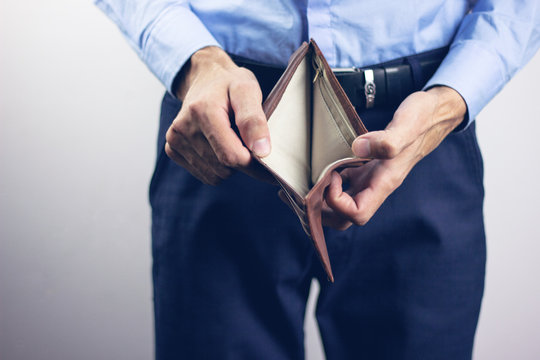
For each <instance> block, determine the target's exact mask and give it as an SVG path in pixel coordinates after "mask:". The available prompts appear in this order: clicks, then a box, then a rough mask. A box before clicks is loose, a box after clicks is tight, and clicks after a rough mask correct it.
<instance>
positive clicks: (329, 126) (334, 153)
mask: <svg viewBox="0 0 540 360" xmlns="http://www.w3.org/2000/svg"><path fill="white" fill-rule="evenodd" d="M312 104H313V128H312V133H313V136H312V146H311V182H312V183H313V184H315V183H317V181H318V179H319V178H320V176H321V174H323V173H324V171H325V169H327V168H328V165H329V164H332V163H334V162H336V161H338V160H341V159H344V158H350V157H354V154H353V152H352V149H351V145H350V143H349V141H347V139H346V138H345V136H344V134H343V131H342V129H340V127H339V125H338V123H337V122H336V121H335V120H334V118H335V116H336V113H335V112H332V109H331V108H330V107H329V104H328V103H327V101H326V100H325V98H324V92H323V91H322V88H321V83H320V80H319V81H317V82H316V83H315V84H314V85H313V99H312ZM337 116H339V114H338V115H337ZM353 140H354V139H353Z"/></svg>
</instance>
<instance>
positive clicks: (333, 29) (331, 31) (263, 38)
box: [95, 0, 540, 125]
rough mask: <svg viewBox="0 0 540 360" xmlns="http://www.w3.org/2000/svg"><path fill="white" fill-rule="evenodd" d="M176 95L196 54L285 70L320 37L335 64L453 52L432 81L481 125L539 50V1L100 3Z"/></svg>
mask: <svg viewBox="0 0 540 360" xmlns="http://www.w3.org/2000/svg"><path fill="white" fill-rule="evenodd" d="M95 3H96V5H97V6H98V7H100V8H101V9H102V10H103V11H104V12H105V13H106V14H107V15H108V16H109V17H110V18H111V19H112V20H113V21H114V22H115V23H116V24H117V25H118V27H119V28H120V30H121V31H122V32H123V34H124V35H125V37H126V38H127V40H128V41H129V43H130V44H131V46H132V47H133V48H134V49H135V51H136V52H137V53H138V55H139V56H140V57H141V58H142V60H143V61H144V62H145V63H146V64H147V66H148V67H149V68H150V70H151V71H152V72H153V73H154V74H155V75H156V76H157V77H158V78H159V79H160V80H161V82H162V83H163V84H164V85H165V86H166V87H167V88H168V90H169V91H171V86H172V82H173V80H174V78H175V76H176V74H177V73H178V71H179V70H180V69H181V67H182V66H183V64H184V63H185V62H186V61H187V60H188V59H189V58H190V56H191V55H192V54H193V53H194V52H195V51H197V50H199V49H201V48H203V47H206V46H219V47H221V48H223V49H224V50H225V51H227V52H229V53H231V54H235V55H240V56H243V57H246V58H249V59H252V60H255V61H260V62H264V63H269V64H274V65H283V66H285V65H286V64H287V60H288V58H289V56H290V55H291V54H292V52H293V51H294V50H295V49H296V48H297V47H298V46H299V45H300V44H301V43H302V42H303V41H308V40H309V39H310V38H313V39H314V40H315V41H316V42H317V44H318V45H319V47H320V48H321V50H322V52H323V54H324V55H325V57H326V58H327V60H328V62H329V64H330V66H333V67H351V66H356V67H364V66H368V65H371V64H376V63H380V62H384V61H388V60H392V59H395V58H399V57H403V56H407V55H412V54H416V53H420V52H424V51H427V50H431V49H435V48H439V47H443V46H446V45H450V51H449V53H448V55H447V56H446V58H445V59H444V60H443V62H442V64H441V66H440V67H439V69H438V70H437V72H436V73H435V74H434V76H433V77H432V78H431V79H430V80H429V82H428V83H427V85H426V88H427V87H430V86H433V85H446V86H449V87H451V88H453V89H455V90H456V91H458V92H459V94H460V95H461V96H462V97H463V99H464V100H465V102H466V104H467V109H468V115H469V116H468V119H467V120H465V125H468V123H470V122H471V119H474V118H475V117H476V115H477V114H478V113H479V112H480V110H481V109H482V108H483V107H484V106H485V105H486V104H487V103H488V102H489V101H490V100H491V99H492V98H493V97H494V96H495V94H496V93H497V92H498V91H499V90H500V89H501V88H502V87H503V86H504V84H505V83H506V82H508V80H509V79H510V78H511V77H512V76H513V75H514V74H515V72H516V71H517V70H519V69H520V68H521V67H522V66H523V65H524V64H525V63H526V62H527V61H528V60H529V59H530V58H531V57H532V56H533V55H534V53H535V52H536V50H537V49H538V47H539V46H540V15H539V13H540V1H539V0H476V1H475V0H451V1H449V0H429V1H413V0H386V1H385V0H296V1H294V0H273V1H269V0H227V1H223V0H176V1H174V0H96V1H95Z"/></svg>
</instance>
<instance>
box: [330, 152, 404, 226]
mask: <svg viewBox="0 0 540 360" xmlns="http://www.w3.org/2000/svg"><path fill="white" fill-rule="evenodd" d="M402 170H403V169H401V168H399V169H398V168H395V166H394V167H392V166H391V165H389V162H388V161H385V162H384V163H378V164H377V166H374V167H373V168H372V169H371V171H370V175H369V184H365V185H366V186H365V187H364V188H359V187H358V186H356V185H355V189H354V191H352V192H351V193H352V194H354V195H351V194H349V193H347V192H344V191H343V189H342V187H341V177H340V176H339V175H338V174H337V173H336V175H333V176H332V181H331V183H330V186H329V188H328V192H327V196H326V198H325V200H326V202H327V203H328V206H330V207H331V208H332V209H333V210H334V211H335V212H336V213H338V214H339V215H341V216H343V217H345V218H347V219H349V220H350V221H351V222H353V223H354V224H356V225H365V224H366V223H367V222H368V221H369V220H370V219H371V217H372V216H373V214H375V212H376V211H377V209H379V207H380V206H381V205H382V203H383V202H384V200H385V199H386V198H387V197H388V196H389V195H390V194H391V193H392V192H393V191H394V190H395V189H396V188H397V187H398V186H400V185H401V183H402V182H403V179H404V174H406V173H407V169H405V171H402ZM360 181H363V180H360ZM353 182H354V181H353Z"/></svg>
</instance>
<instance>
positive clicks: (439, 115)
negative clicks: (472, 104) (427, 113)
mask: <svg viewBox="0 0 540 360" xmlns="http://www.w3.org/2000/svg"><path fill="white" fill-rule="evenodd" d="M427 92H428V93H429V94H432V95H434V96H435V103H436V106H435V110H434V113H433V120H434V121H435V122H447V123H448V124H449V126H450V127H451V128H452V129H454V128H456V127H457V126H459V124H461V122H462V121H463V119H464V118H465V115H466V113H467V104H466V103H465V100H463V98H462V97H461V95H460V94H459V93H458V92H457V91H456V90H454V89H452V88H450V87H448V86H434V87H432V88H431V89H429V90H427Z"/></svg>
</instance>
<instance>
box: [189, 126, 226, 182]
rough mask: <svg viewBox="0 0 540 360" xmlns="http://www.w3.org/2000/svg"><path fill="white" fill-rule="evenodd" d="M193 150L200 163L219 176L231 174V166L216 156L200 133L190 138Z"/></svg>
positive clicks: (224, 176)
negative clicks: (227, 165) (224, 163)
mask: <svg viewBox="0 0 540 360" xmlns="http://www.w3.org/2000/svg"><path fill="white" fill-rule="evenodd" d="M191 145H192V146H193V149H194V151H195V152H196V153H197V155H198V156H199V159H200V162H201V165H206V166H208V167H209V168H210V169H212V171H213V172H214V173H215V174H216V175H217V176H218V177H220V178H222V179H226V178H228V177H229V176H231V174H232V170H231V168H228V167H226V166H225V165H223V164H222V163H221V162H220V161H219V159H218V158H217V156H216V154H215V153H214V150H213V149H212V146H210V143H209V142H208V140H206V138H205V137H204V136H202V134H199V135H198V136H195V137H194V138H193V139H192V144H191Z"/></svg>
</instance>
